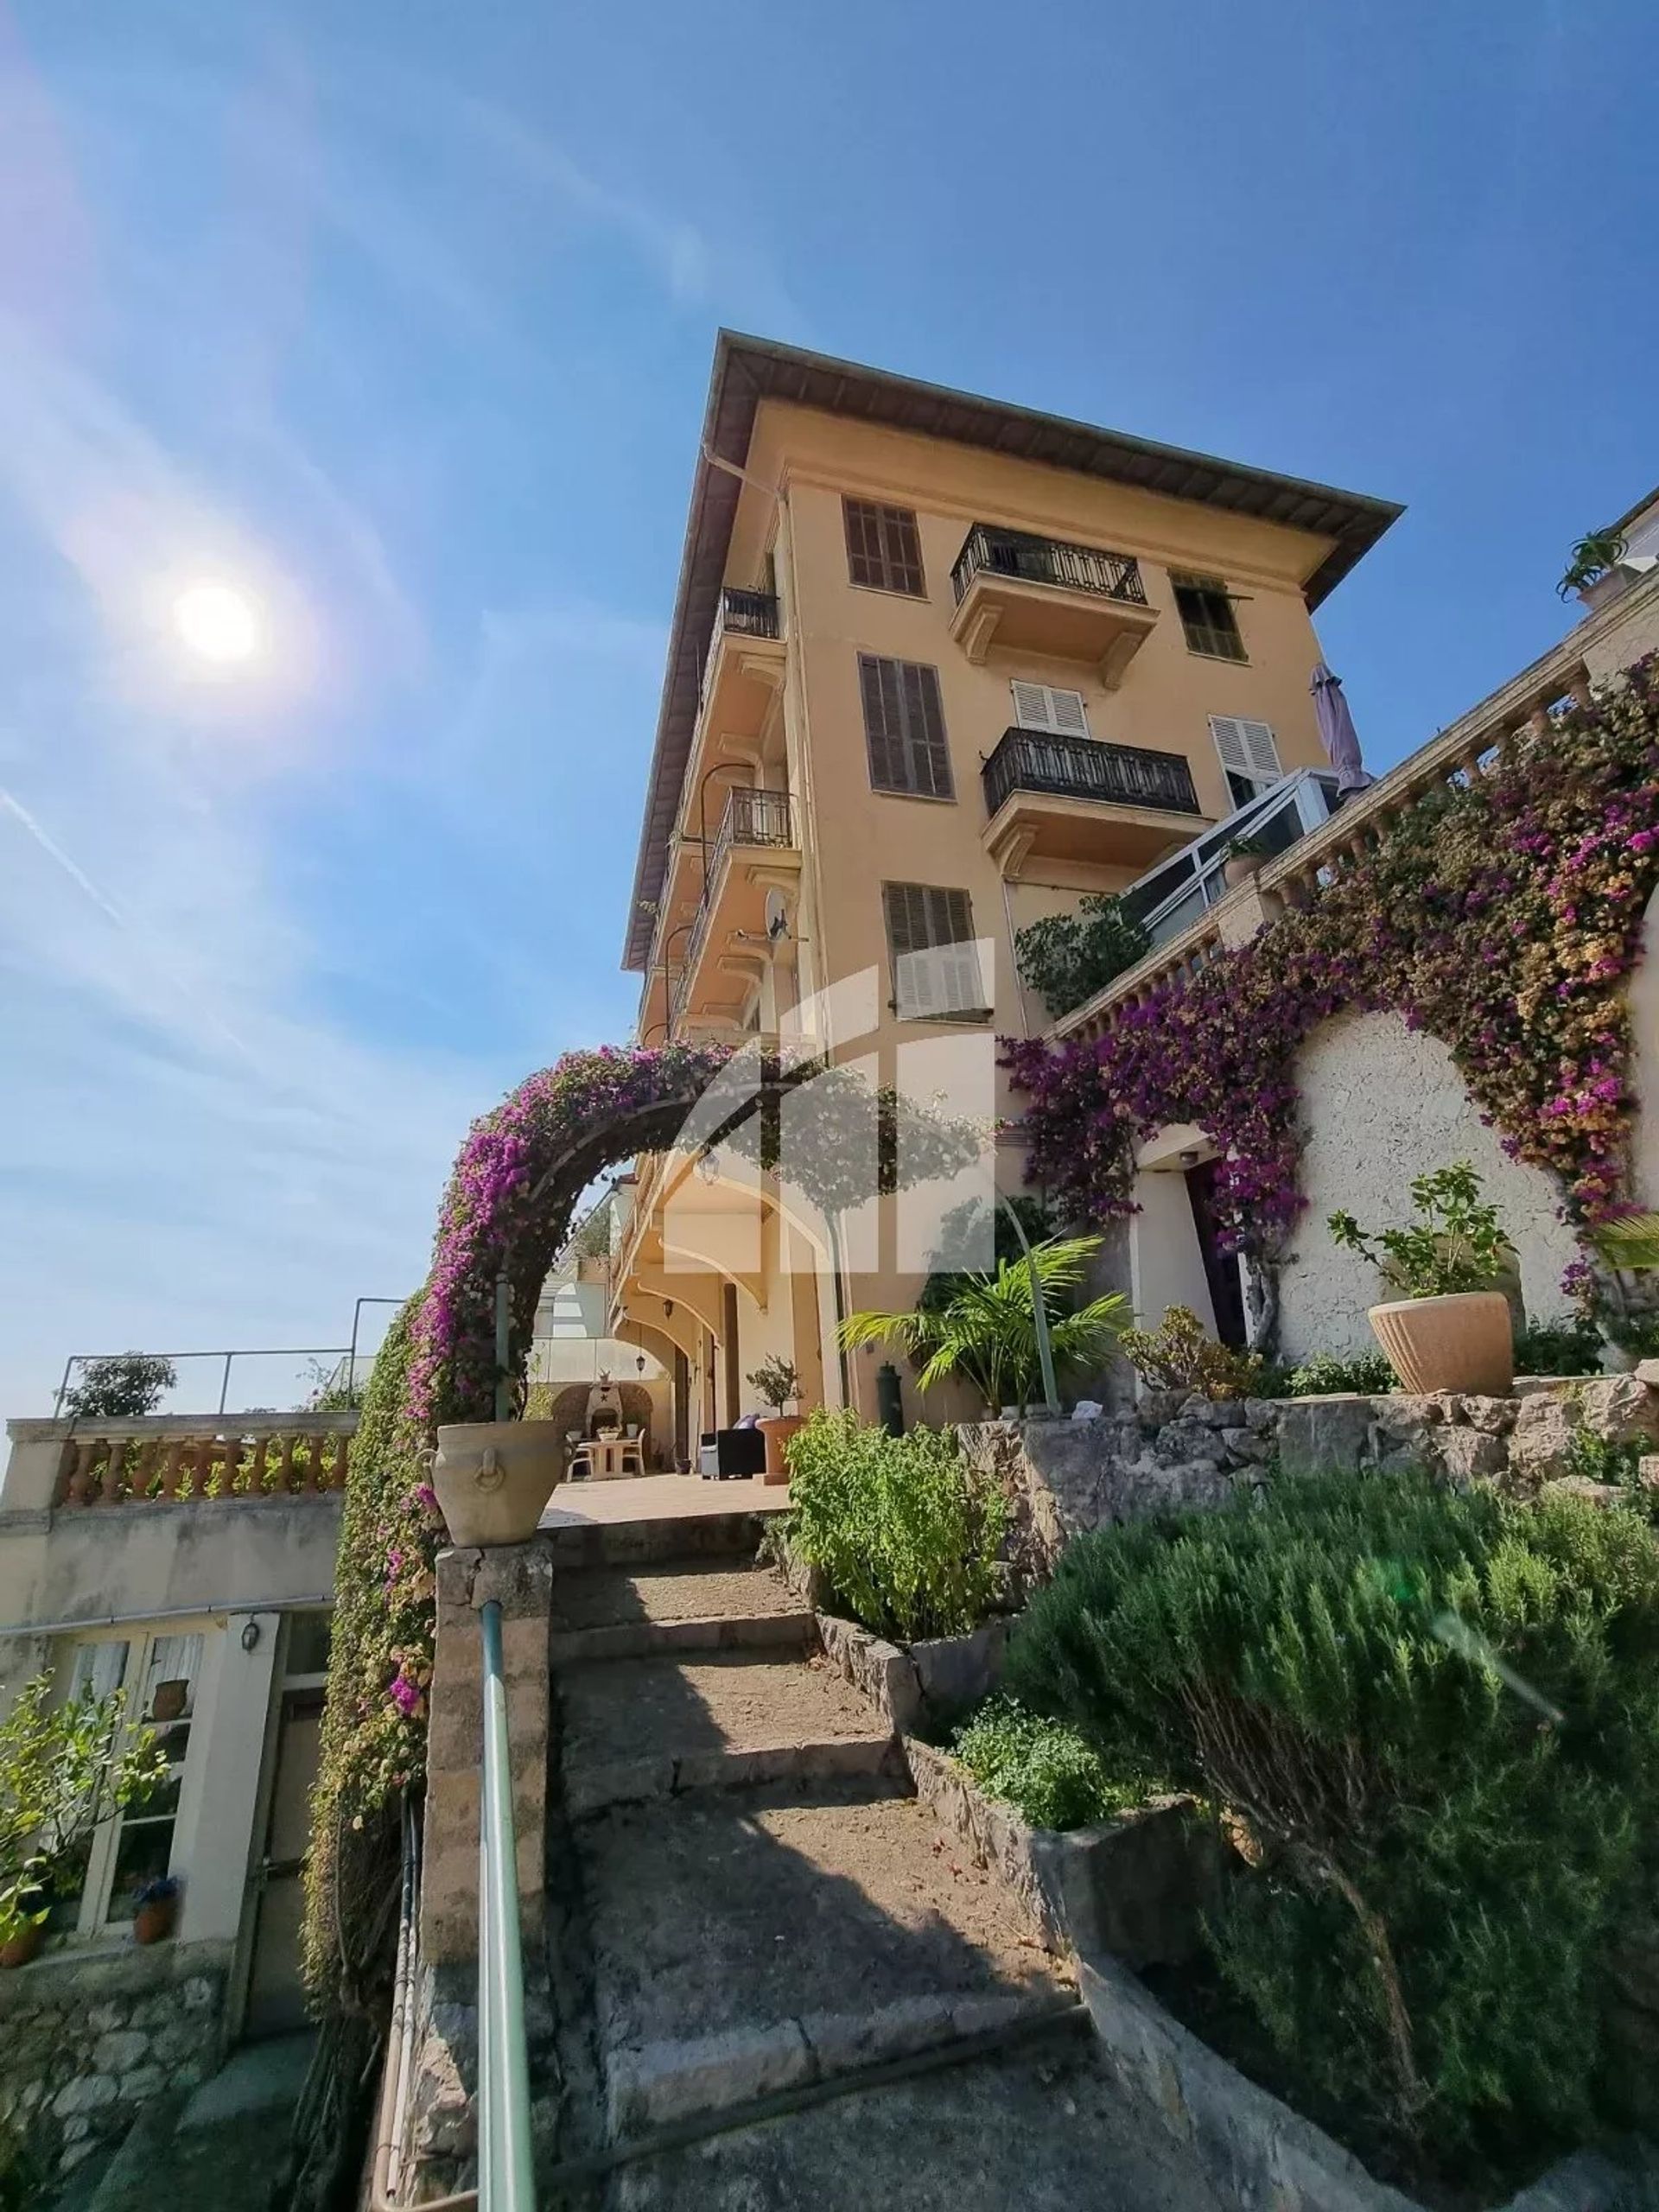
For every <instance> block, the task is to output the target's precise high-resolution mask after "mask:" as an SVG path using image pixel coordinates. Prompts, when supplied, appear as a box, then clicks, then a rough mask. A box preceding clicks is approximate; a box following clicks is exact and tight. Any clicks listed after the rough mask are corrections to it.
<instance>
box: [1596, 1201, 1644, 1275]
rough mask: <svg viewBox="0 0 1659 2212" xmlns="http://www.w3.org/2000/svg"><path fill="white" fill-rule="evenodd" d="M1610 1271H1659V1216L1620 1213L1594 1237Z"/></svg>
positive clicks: (1597, 1231)
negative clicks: (1655, 1269) (1624, 1269)
mask: <svg viewBox="0 0 1659 2212" xmlns="http://www.w3.org/2000/svg"><path fill="white" fill-rule="evenodd" d="M1592 1243H1594V1245H1595V1248H1596V1249H1597V1251H1598V1252H1599V1253H1600V1255H1601V1256H1602V1258H1603V1259H1604V1260H1605V1261H1606V1262H1607V1264H1608V1266H1609V1267H1611V1268H1659V1213H1626V1214H1620V1215H1619V1216H1618V1217H1617V1218H1616V1219H1614V1220H1612V1221H1605V1222H1603V1224H1601V1226H1600V1228H1599V1229H1598V1230H1595V1231H1594V1232H1593V1234H1592Z"/></svg>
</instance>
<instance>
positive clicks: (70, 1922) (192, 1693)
mask: <svg viewBox="0 0 1659 2212" xmlns="http://www.w3.org/2000/svg"><path fill="white" fill-rule="evenodd" d="M200 1672H201V1637H200V1635H194V1636H152V1637H142V1636H141V1637H138V1638H137V1639H136V1640H135V1641H134V1642H132V1643H125V1642H119V1643H118V1642H109V1643H82V1644H79V1645H78V1646H77V1647H76V1648H75V1652H74V1657H73V1663H72V1665H71V1668H70V1673H69V1688H68V1694H69V1695H70V1696H71V1697H72V1698H75V1697H79V1696H81V1695H82V1694H91V1695H92V1696H93V1697H95V1698H100V1699H101V1698H105V1697H108V1696H109V1695H110V1694H111V1691H113V1690H117V1689H119V1688H121V1687H122V1685H123V1683H125V1684H126V1685H127V1687H128V1690H129V1693H130V1698H131V1702H130V1707H129V1711H128V1719H130V1721H131V1722H132V1723H134V1724H135V1725H137V1724H141V1723H142V1724H144V1725H147V1726H151V1727H153V1728H154V1730H155V1732H156V1742H157V1745H159V1747H160V1748H161V1750H162V1751H164V1752H165V1753H166V1755H167V1760H168V1778H167V1781H166V1782H165V1783H163V1785H162V1788H161V1789H159V1790H157V1791H156V1794H155V1795H154V1796H150V1797H147V1798H145V1799H143V1801H142V1802H140V1803H138V1804H137V1805H134V1806H133V1807H132V1808H130V1810H129V1811H128V1812H125V1813H122V1814H118V1815H116V1817H115V1818H114V1819H112V1820H109V1821H105V1822H104V1823H103V1825H102V1826H101V1827H99V1830H98V1831H97V1833H96V1834H94V1835H93V1836H92V1838H91V1840H90V1841H89V1843H88V1844H87V1846H86V1848H85V1851H84V1854H83V1855H82V1857H81V1859H80V1863H79V1866H76V1867H75V1868H73V1870H69V1874H68V1878H67V1879H66V1878H63V1877H62V1876H60V1878H59V1881H58V1883H57V1884H56V1885H55V1890H56V1894H55V1897H54V1904H53V1909H52V1916H51V1918H50V1920H49V1922H48V1927H50V1928H51V1929H54V1931H57V1932H65V1933H67V1932H70V1931H78V1932H79V1934H81V1935H83V1936H94V1935H96V1934H97V1933H98V1931H99V1929H100V1928H103V1927H105V1926H108V1925H111V1924H112V1923H119V1922H123V1921H128V1920H130V1919H131V1918H132V1915H133V1897H132V1892H133V1890H134V1888H135V1887H136V1885H137V1884H138V1883H140V1882H144V1881H148V1880H149V1879H150V1878H152V1877H153V1876H156V1875H159V1874H165V1873H166V1872H168V1866H169V1864H170V1862H171V1860H172V1857H173V1832H174V1829H175V1826H176V1825H177V1821H178V1815H179V1798H180V1793H181V1789H182V1788H183V1783H184V1772H185V1765H186V1762H187V1760H188V1757H189V1752H190V1738H191V1726H192V1719H193V1715H194V1711H195V1702H196V1682H197V1678H198V1676H199V1675H200ZM163 1686H165V1694H163V1695H162V1696H161V1698H160V1700H159V1704H160V1708H161V1709H160V1711H159V1712H158V1710H157V1705H158V1697H157V1693H158V1692H160V1691H162V1689H163Z"/></svg>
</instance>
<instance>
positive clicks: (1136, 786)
mask: <svg viewBox="0 0 1659 2212" xmlns="http://www.w3.org/2000/svg"><path fill="white" fill-rule="evenodd" d="M980 778H981V780H982V783H983V785H984V786H985V809H986V812H987V814H988V815H994V814H995V812H996V810H997V809H998V808H999V807H1000V806H1001V805H1002V804H1004V802H1005V801H1006V800H1007V799H1008V798H1011V797H1012V796H1013V794H1014V792H1015V791H1046V792H1047V793H1049V794H1050V795H1051V796H1052V797H1055V798H1087V799H1097V800H1100V801H1103V802H1104V803H1105V804H1109V805H1114V806H1151V807H1158V808H1160V809H1162V810H1166V811H1167V812H1170V813H1174V814H1197V813H1198V793H1197V792H1196V791H1194V790H1193V788H1192V769H1191V768H1190V767H1189V766H1187V763H1186V760H1185V757H1184V756H1183V755H1182V754H1181V753H1155V752H1153V751H1150V750H1149V749H1147V747H1143V746H1139V745H1108V744H1105V743H1103V741H1102V740H1100V739H1099V738H1094V737H1064V736H1061V735H1059V734H1057V733H1055V732H1052V731H1047V730H1031V729H1007V730H1004V731H1003V733H1002V735H1001V738H1000V739H999V740H998V741H997V744H996V749H995V752H993V753H992V754H991V756H990V758H989V759H988V760H987V761H986V763H985V765H984V766H983V767H982V769H981V770H980Z"/></svg>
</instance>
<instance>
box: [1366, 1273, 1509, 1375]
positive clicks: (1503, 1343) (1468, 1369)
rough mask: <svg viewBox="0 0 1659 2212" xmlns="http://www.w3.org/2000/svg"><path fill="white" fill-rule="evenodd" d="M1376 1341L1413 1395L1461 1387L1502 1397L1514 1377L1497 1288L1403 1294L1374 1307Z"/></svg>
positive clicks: (1505, 1304)
mask: <svg viewBox="0 0 1659 2212" xmlns="http://www.w3.org/2000/svg"><path fill="white" fill-rule="evenodd" d="M1369 1319H1370V1324H1371V1328H1372V1330H1373V1332H1375V1334H1376V1341H1377V1342H1378V1344H1381V1345H1382V1347H1383V1351H1385V1352H1387V1354H1388V1356H1389V1363H1390V1364H1391V1365H1392V1367H1393V1369H1394V1371H1395V1374H1396V1375H1397V1376H1399V1377H1400V1381H1401V1383H1402V1385H1403V1387H1404V1388H1405V1389H1407V1390H1408V1391H1409V1392H1410V1393H1411V1395H1413V1396H1414V1397H1420V1398H1426V1397H1427V1396H1428V1395H1430V1393H1431V1392H1433V1391H1435V1390H1465V1391H1467V1392H1469V1393H1470V1395H1472V1396H1475V1397H1482V1398H1505V1397H1507V1396H1508V1395H1509V1394H1510V1386H1511V1384H1512V1383H1514V1381H1515V1331H1514V1327H1513V1325H1512V1323H1511V1321H1510V1302H1509V1300H1508V1299H1507V1298H1505V1297H1504V1295H1503V1292H1502V1291H1500V1290H1465V1291H1460V1292H1459V1293H1457V1294H1455V1295H1454V1296H1452V1297H1450V1298H1401V1299H1395V1300H1393V1301H1391V1302H1390V1303H1389V1305H1387V1306H1372V1308H1371V1310H1370V1316H1369Z"/></svg>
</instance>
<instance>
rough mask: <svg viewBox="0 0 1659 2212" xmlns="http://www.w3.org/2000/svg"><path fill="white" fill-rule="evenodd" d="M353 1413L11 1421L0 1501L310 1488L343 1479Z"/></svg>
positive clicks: (174, 1497)
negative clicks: (9, 1452)
mask: <svg viewBox="0 0 1659 2212" xmlns="http://www.w3.org/2000/svg"><path fill="white" fill-rule="evenodd" d="M357 1419H358V1417H357V1415H356V1414H355V1413H326V1414H325V1413H286V1414H228V1415H226V1414H162V1415H150V1416H147V1417H145V1418H143V1419H134V1420H130V1421H115V1420H89V1421H14V1422H11V1423H10V1424H9V1430H10V1436H11V1440H12V1465H11V1466H10V1468H9V1470H8V1472H7V1479H6V1484H5V1491H4V1495H3V1497H0V1503H3V1504H4V1505H5V1506H7V1507H10V1508H12V1509H13V1510H16V1508H17V1507H19V1506H29V1505H39V1504H44V1505H49V1506H50V1507H51V1509H52V1510H54V1511H74V1510H82V1509H86V1510H91V1509H93V1508H96V1507H98V1506H102V1505H117V1504H121V1505H138V1504H153V1505H156V1506H158V1507H159V1506H167V1505H176V1504H182V1503H212V1502H213V1501H214V1500H219V1499H223V1500H226V1501H228V1500H232V1499H236V1500H240V1501H242V1502H244V1503H246V1502H248V1501H250V1500H253V1499H258V1498H281V1497H315V1496H319V1495H321V1493H323V1492H325V1491H340V1490H344V1488H345V1487H346V1474H347V1472H348V1470H349V1464H350V1450H351V1439H352V1436H353V1433H354V1432H355V1430H356V1427H357ZM25 1489H26V1490H28V1491H29V1492H30V1493H31V1495H30V1496H29V1497H22V1495H21V1492H22V1491H23V1490H25ZM14 1493H19V1494H17V1495H16V1496H14Z"/></svg>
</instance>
